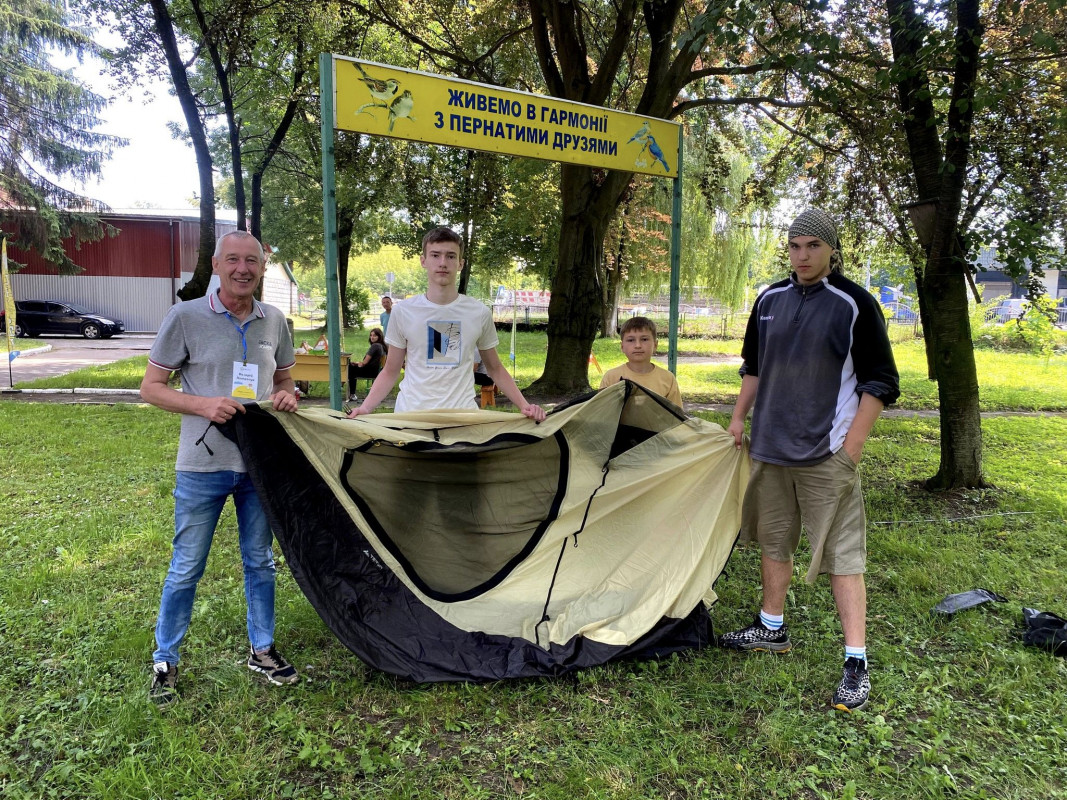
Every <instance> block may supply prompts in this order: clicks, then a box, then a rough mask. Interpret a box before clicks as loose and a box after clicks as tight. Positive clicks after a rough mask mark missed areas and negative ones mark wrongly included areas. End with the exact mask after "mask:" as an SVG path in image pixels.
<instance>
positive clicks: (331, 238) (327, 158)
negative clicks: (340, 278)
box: [319, 53, 343, 411]
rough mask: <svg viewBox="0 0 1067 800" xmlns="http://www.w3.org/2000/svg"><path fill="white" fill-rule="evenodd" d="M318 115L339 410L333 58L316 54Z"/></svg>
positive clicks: (333, 392)
mask: <svg viewBox="0 0 1067 800" xmlns="http://www.w3.org/2000/svg"><path fill="white" fill-rule="evenodd" d="M319 110H320V113H321V115H322V227H323V237H324V239H323V246H324V248H325V258H326V341H327V343H328V344H329V365H330V408H332V409H333V410H334V411H340V410H341V402H342V400H343V398H342V397H341V381H340V379H339V376H340V374H341V314H340V309H341V300H340V292H339V291H338V284H337V180H336V174H335V172H334V157H333V122H334V120H333V56H332V55H331V54H330V53H319Z"/></svg>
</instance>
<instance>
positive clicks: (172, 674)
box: [148, 661, 178, 705]
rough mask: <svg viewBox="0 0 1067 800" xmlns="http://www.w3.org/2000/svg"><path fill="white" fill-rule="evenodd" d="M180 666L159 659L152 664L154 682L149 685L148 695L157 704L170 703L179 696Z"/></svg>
mask: <svg viewBox="0 0 1067 800" xmlns="http://www.w3.org/2000/svg"><path fill="white" fill-rule="evenodd" d="M177 684H178V667H177V665H175V664H168V663H167V662H166V661H157V662H156V663H155V664H153V665H152V683H151V685H150V686H149V687H148V696H149V697H150V698H151V699H152V702H153V703H155V704H156V705H163V704H165V703H169V702H170V701H171V700H173V699H174V698H176V697H177V696H178V690H177V688H176V687H177Z"/></svg>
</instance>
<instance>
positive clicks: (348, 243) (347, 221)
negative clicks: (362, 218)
mask: <svg viewBox="0 0 1067 800" xmlns="http://www.w3.org/2000/svg"><path fill="white" fill-rule="evenodd" d="M355 227H356V212H355V210H354V209H352V208H350V207H349V206H344V205H338V206H337V293H338V295H339V296H340V298H341V327H342V328H354V327H356V325H355V322H354V321H353V320H352V319H351V315H350V314H349V308H348V303H346V302H345V294H346V293H347V291H348V256H349V254H350V253H351V252H352V231H354V230H355Z"/></svg>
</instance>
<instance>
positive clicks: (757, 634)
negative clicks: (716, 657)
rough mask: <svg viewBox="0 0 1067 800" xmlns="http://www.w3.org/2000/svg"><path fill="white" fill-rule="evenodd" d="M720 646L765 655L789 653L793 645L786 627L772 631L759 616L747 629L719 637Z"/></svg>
mask: <svg viewBox="0 0 1067 800" xmlns="http://www.w3.org/2000/svg"><path fill="white" fill-rule="evenodd" d="M719 646H720V647H728V648H730V649H731V650H754V651H756V652H764V653H788V652H789V651H790V650H791V649H792V647H793V643H792V642H790V641H789V631H788V630H786V627H785V625H783V626H782V627H781V628H779V629H778V630H776V631H772V630H770V629H769V628H767V626H766V625H764V624H763V621H762V620H760V618H759V616H758V615H757V617H756V619H755V620H754V621H753V623H752V624H751V625H749V626H748V627H747V628H741V630H738V631H730V632H729V633H724V634H723V635H722V636H720V637H719Z"/></svg>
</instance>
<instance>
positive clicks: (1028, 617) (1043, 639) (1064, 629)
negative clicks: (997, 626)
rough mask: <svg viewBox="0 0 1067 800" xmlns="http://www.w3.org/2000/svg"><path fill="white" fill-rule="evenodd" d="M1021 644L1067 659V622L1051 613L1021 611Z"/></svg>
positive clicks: (1030, 609)
mask: <svg viewBox="0 0 1067 800" xmlns="http://www.w3.org/2000/svg"><path fill="white" fill-rule="evenodd" d="M1023 625H1025V626H1026V630H1025V631H1023V644H1027V645H1030V646H1031V647H1040V648H1041V649H1042V650H1048V651H1049V652H1050V653H1052V654H1053V655H1056V656H1062V657H1063V658H1067V620H1065V619H1063V617H1059V616H1056V615H1055V614H1053V613H1052V612H1051V611H1038V610H1037V609H1036V608H1024V609H1023Z"/></svg>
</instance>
